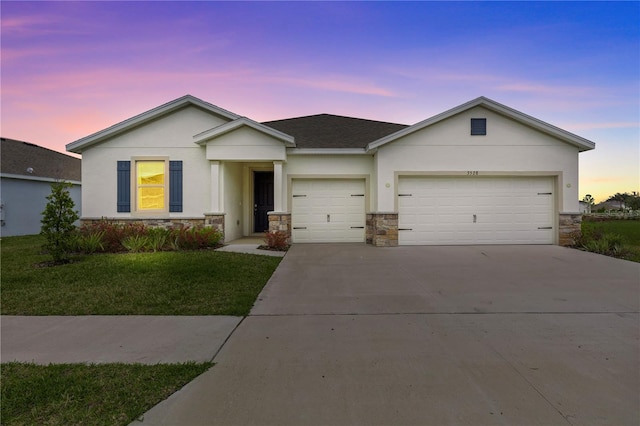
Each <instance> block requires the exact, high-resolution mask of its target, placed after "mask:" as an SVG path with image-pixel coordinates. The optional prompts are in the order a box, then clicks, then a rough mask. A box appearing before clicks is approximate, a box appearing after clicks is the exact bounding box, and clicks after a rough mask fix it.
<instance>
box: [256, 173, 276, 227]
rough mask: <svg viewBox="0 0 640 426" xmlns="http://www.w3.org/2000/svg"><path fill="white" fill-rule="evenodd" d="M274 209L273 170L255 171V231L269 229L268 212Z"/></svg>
mask: <svg viewBox="0 0 640 426" xmlns="http://www.w3.org/2000/svg"><path fill="white" fill-rule="evenodd" d="M270 211H273V172H254V173H253V224H254V225H253V231H254V232H264V231H268V230H269V218H268V217H267V212H270Z"/></svg>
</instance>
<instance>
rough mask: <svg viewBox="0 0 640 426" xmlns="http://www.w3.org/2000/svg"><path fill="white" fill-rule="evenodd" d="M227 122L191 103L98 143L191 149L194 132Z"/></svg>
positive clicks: (116, 146)
mask: <svg viewBox="0 0 640 426" xmlns="http://www.w3.org/2000/svg"><path fill="white" fill-rule="evenodd" d="M227 121H228V120H227V119H224V118H220V117H217V116H215V115H213V114H211V113H210V112H207V111H204V110H202V109H200V108H197V107H195V106H189V107H185V108H182V109H180V110H177V111H175V112H173V113H171V114H167V115H164V116H162V117H160V118H157V119H156V120H153V121H151V122H149V123H146V124H144V125H141V126H138V127H135V128H133V129H131V130H129V131H127V132H125V133H122V134H120V135H118V136H116V137H114V138H111V139H108V140H107V141H105V142H102V143H100V144H99V145H98V146H100V147H106V148H108V149H121V148H125V149H131V148H176V147H185V148H191V147H193V146H194V142H193V136H194V135H197V134H198V133H202V132H204V131H205V130H209V129H211V128H213V127H217V126H220V125H222V124H224V123H226V122H227ZM83 155H84V153H83Z"/></svg>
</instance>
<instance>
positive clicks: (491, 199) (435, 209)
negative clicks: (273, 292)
mask: <svg viewBox="0 0 640 426" xmlns="http://www.w3.org/2000/svg"><path fill="white" fill-rule="evenodd" d="M553 192H554V180H553V178H551V177H512V176H509V177H478V176H470V177H431V176H430V177H400V178H399V181H398V240H399V244H400V245H453V244H460V245H463V244H553V241H554V194H553ZM365 198H366V197H365V182H364V180H362V179H298V180H293V183H292V208H291V210H292V239H293V242H295V243H303V242H364V240H365V217H366V208H365Z"/></svg>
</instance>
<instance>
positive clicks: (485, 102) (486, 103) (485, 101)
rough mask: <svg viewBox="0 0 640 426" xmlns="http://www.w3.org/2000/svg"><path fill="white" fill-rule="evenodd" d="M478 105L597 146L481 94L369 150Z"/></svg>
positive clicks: (558, 136)
mask: <svg viewBox="0 0 640 426" xmlns="http://www.w3.org/2000/svg"><path fill="white" fill-rule="evenodd" d="M477 106H482V107H484V108H486V109H488V110H490V111H493V112H495V113H498V114H500V115H503V116H505V117H508V118H511V119H512V120H514V121H516V122H519V123H521V124H524V125H526V126H528V127H531V128H533V129H535V130H538V131H540V132H543V133H546V134H548V135H550V136H553V137H554V138H556V139H559V140H561V141H563V142H566V143H569V144H571V145H574V146H576V147H578V149H579V150H580V151H588V150H591V149H594V148H595V143H593V142H591V141H590V140H587V139H585V138H582V137H580V136H578V135H575V134H573V133H571V132H567V131H566V130H563V129H561V128H559V127H556V126H553V125H551V124H549V123H546V122H544V121H542V120H538V119H537V118H535V117H532V116H530V115H527V114H524V113H522V112H520V111H517V110H515V109H513V108H510V107H508V106H506V105H503V104H500V103H498V102H496V101H493V100H491V99H489V98H486V97H484V96H481V97H479V98H476V99H473V100H471V101H469V102H466V103H464V104H462V105H459V106H457V107H455V108H452V109H450V110H448V111H445V112H442V113H440V114H437V115H434V116H433V117H431V118H427V119H426V120H423V121H421V122H419V123H416V124H414V125H412V126H408V127H406V128H404V129H401V130H399V131H397V132H395V133H393V134H391V135H388V136H385V137H383V138H380V139H378V140H376V141H374V142H371V143H370V144H368V145H367V150H368V151H369V150H374V149H377V148H379V147H381V146H383V145H385V144H388V143H390V142H393V141H395V140H397V139H400V138H402V137H404V136H407V135H410V134H412V133H414V132H417V131H419V130H422V129H424V128H426V127H429V126H431V125H434V124H436V123H440V122H442V121H444V120H446V119H448V118H450V117H452V116H454V115H457V114H460V113H462V112H464V111H467V110H469V109H471V108H475V107H477Z"/></svg>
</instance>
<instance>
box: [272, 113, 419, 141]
mask: <svg viewBox="0 0 640 426" xmlns="http://www.w3.org/2000/svg"><path fill="white" fill-rule="evenodd" d="M262 124H264V125H266V126H269V127H271V128H274V129H277V130H279V131H281V132H284V133H286V134H288V135H291V136H293V137H294V138H295V141H296V147H297V148H303V149H304V148H329V149H341V148H359V149H363V148H365V147H366V146H367V144H368V143H370V142H372V141H375V140H377V139H380V138H382V137H385V136H387V135H390V134H392V133H394V132H397V131H398V130H401V129H404V128H405V127H407V125H405V124H396V123H387V122H383V121H374V120H366V119H363V118H353V117H343V116H339V115H331V114H317V115H309V116H305V117H296V118H289V119H285V120H275V121H267V122H264V123H262Z"/></svg>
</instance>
